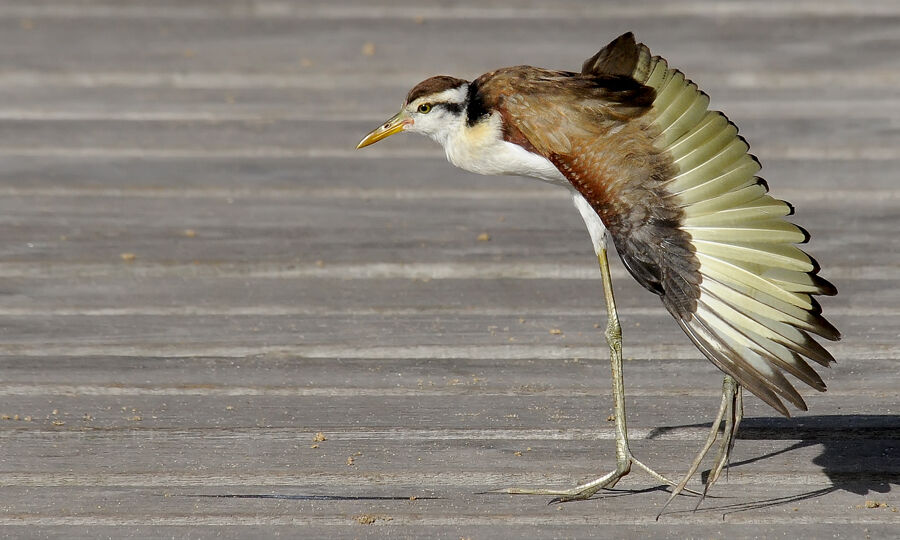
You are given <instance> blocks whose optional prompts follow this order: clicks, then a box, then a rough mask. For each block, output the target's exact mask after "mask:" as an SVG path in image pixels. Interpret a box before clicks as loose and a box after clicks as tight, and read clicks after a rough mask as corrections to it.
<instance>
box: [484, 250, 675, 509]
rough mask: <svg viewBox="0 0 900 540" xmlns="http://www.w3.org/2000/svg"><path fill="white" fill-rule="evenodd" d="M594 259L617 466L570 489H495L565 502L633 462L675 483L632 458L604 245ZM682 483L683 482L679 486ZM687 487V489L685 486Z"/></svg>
mask: <svg viewBox="0 0 900 540" xmlns="http://www.w3.org/2000/svg"><path fill="white" fill-rule="evenodd" d="M597 260H598V262H599V263H600V273H601V274H602V276H603V292H604V294H605V296H606V311H607V318H608V319H607V325H606V342H607V343H608V344H609V361H610V366H611V368H612V384H613V402H614V407H615V420H616V468H615V470H613V471H611V472H609V473H607V474H605V475H603V476H601V477H600V478H597V479H596V480H592V481H591V482H588V483H586V484H582V485H579V486H576V487H574V488H572V489H564V490H560V489H533V488H507V489H502V490H496V491H495V493H510V494H516V495H557V498H555V499H553V501H551V502H566V501H575V500H583V499H588V498H590V497H592V496H593V495H594V494H595V493H597V492H598V491H600V490H601V489H603V488H611V487H613V486H615V485H616V483H617V482H618V481H619V480H620V479H621V478H622V477H623V476H625V475H626V474H628V473H629V472H631V466H632V465H635V466H637V467H638V468H640V469H643V470H644V471H646V472H647V473H648V474H650V476H652V477H653V478H655V479H656V480H658V481H660V482H662V483H664V484H668V485H670V486H674V485H675V482H672V481H671V480H669V479H667V478H666V477H664V476H663V475H661V474H659V473H657V472H656V471H654V470H653V469H651V468H650V467H648V466H646V465H644V464H643V463H641V462H640V461H638V460H637V459H635V458H634V456H633V455H632V454H631V450H630V449H629V447H628V428H627V426H626V422H625V381H624V379H623V376H622V327H621V326H620V325H619V316H618V314H617V312H616V302H615V298H614V296H613V289H612V279H611V276H610V273H609V260H608V259H607V256H606V248H600V249H598V250H597ZM683 489H684V487H683V486H682V490H683ZM687 491H690V490H687Z"/></svg>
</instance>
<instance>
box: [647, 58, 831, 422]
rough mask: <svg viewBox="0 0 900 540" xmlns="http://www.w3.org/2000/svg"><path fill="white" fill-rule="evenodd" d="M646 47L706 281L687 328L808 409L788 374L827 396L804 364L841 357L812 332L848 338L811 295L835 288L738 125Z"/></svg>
mask: <svg viewBox="0 0 900 540" xmlns="http://www.w3.org/2000/svg"><path fill="white" fill-rule="evenodd" d="M638 47H641V48H642V49H643V51H644V54H641V55H639V60H638V64H637V66H635V71H634V74H633V76H634V77H635V79H636V80H637V81H638V82H641V83H643V84H645V85H647V86H650V87H652V88H655V89H656V91H657V99H656V100H655V101H654V103H653V111H652V112H653V115H654V119H653V120H652V122H651V124H650V127H651V128H654V129H656V130H658V133H659V134H658V135H657V137H656V138H655V145H656V146H657V147H658V148H660V149H661V150H663V151H664V152H665V153H667V154H668V155H669V156H670V157H671V159H672V163H673V168H674V172H673V175H672V177H671V179H669V180H668V181H666V182H664V183H663V186H664V189H665V191H666V192H667V194H666V195H664V197H665V198H667V199H671V200H673V201H675V202H676V203H677V205H678V207H679V209H680V210H681V211H682V215H681V219H680V223H679V224H678V225H677V228H678V230H680V231H683V232H686V233H688V234H689V235H690V238H691V240H690V246H691V247H692V248H693V249H694V258H695V259H696V260H697V261H698V263H699V265H698V272H699V274H700V276H701V279H700V282H699V288H698V290H699V297H698V298H697V302H696V306H697V307H696V311H695V312H694V313H693V314H692V315H693V316H692V317H691V318H688V319H686V320H680V321H679V323H680V324H681V326H682V328H683V329H684V330H685V332H686V333H687V334H688V335H689V336H690V337H691V339H692V340H693V341H694V343H695V344H696V345H697V346H698V347H699V348H700V350H701V351H702V352H703V353H704V355H705V356H706V357H707V358H709V359H710V360H712V362H713V363H714V364H716V365H717V366H719V368H721V369H722V370H723V371H725V372H726V373H730V374H731V375H733V376H734V377H735V378H736V379H737V380H738V381H739V382H740V383H741V384H742V385H744V386H746V387H747V388H748V389H750V390H751V391H752V392H753V393H755V394H756V395H757V396H759V397H760V398H762V399H763V400H764V401H765V402H766V403H768V404H769V405H771V406H772V407H774V408H776V409H777V410H779V411H781V412H782V413H784V414H787V410H786V409H785V408H784V405H783V404H782V403H781V401H780V399H779V398H781V399H784V400H787V401H789V402H791V403H792V404H794V405H796V406H797V407H800V408H801V409H805V404H804V403H803V399H802V398H801V397H800V395H799V394H798V393H797V391H796V390H795V389H794V387H793V386H792V385H791V383H790V382H789V381H788V380H787V379H786V378H785V377H784V375H783V374H782V373H781V370H784V371H785V372H787V373H790V374H792V375H794V376H795V377H797V378H798V379H799V380H801V381H803V382H805V383H807V384H809V385H810V386H812V387H813V388H815V389H817V390H824V389H825V384H824V383H823V382H822V379H821V378H820V377H819V376H818V375H817V374H816V373H815V371H813V369H812V368H811V367H810V366H809V364H807V363H806V360H804V357H805V358H807V359H809V360H812V361H815V362H818V363H820V364H823V365H827V364H829V363H830V362H832V361H833V358H832V356H831V355H830V354H829V353H828V351H826V350H825V349H824V348H823V347H822V346H821V345H820V344H819V343H817V342H816V341H815V340H814V339H813V338H812V337H811V336H810V334H809V333H808V332H811V333H814V334H817V335H819V336H821V337H823V338H825V339H830V340H836V339H839V338H840V333H839V332H838V331H837V329H835V328H834V326H832V325H831V323H829V322H828V321H827V320H825V318H824V317H822V315H821V309H820V308H819V305H818V303H817V302H816V301H815V300H814V299H812V298H811V296H810V295H812V294H835V292H836V290H835V289H834V286H833V285H831V284H830V283H828V282H827V281H826V280H824V279H822V278H820V277H819V276H817V275H816V273H817V272H818V265H817V264H816V262H815V261H814V260H813V259H812V258H811V257H809V256H808V255H807V254H806V253H804V252H803V251H802V250H801V249H799V248H798V247H796V246H795V245H794V244H799V243H804V242H806V241H807V240H808V239H809V235H808V233H807V232H806V231H805V230H803V229H802V228H800V227H798V226H796V225H794V224H792V223H789V222H787V221H785V220H784V219H783V218H784V217H785V216H788V215H791V214H792V213H793V208H792V207H791V206H790V204H788V203H786V202H784V201H779V200H777V199H774V198H772V197H771V196H769V195H767V193H766V192H767V191H768V187H767V186H766V184H765V182H764V181H763V180H761V179H760V178H758V177H757V176H756V174H757V172H758V171H759V169H760V165H759V162H758V161H757V160H756V158H755V157H753V156H752V155H750V154H749V153H748V151H749V145H748V144H747V142H746V141H745V140H744V139H743V138H742V137H740V136H739V135H738V130H737V127H736V126H734V124H732V123H731V122H729V121H728V119H727V118H725V116H724V115H722V114H721V113H719V112H715V111H707V110H706V107H707V106H708V103H709V98H708V97H707V96H706V95H705V94H703V93H702V92H700V91H699V89H698V88H697V86H696V85H695V84H694V83H692V82H691V81H689V80H686V79H685V78H684V76H683V75H682V74H681V73H680V72H678V71H676V70H672V69H669V68H668V65H667V64H666V62H665V60H663V59H662V58H659V57H653V56H651V55H650V53H649V50H647V49H646V47H645V46H643V45H640V44H638ZM675 292H677V293H678V294H683V293H684V291H681V290H678V291H675ZM666 293H668V291H666ZM664 302H665V297H664ZM673 314H674V313H673Z"/></svg>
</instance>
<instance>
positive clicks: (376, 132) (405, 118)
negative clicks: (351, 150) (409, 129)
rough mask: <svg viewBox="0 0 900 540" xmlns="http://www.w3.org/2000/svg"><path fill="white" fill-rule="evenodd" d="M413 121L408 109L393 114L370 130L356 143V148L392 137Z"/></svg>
mask: <svg viewBox="0 0 900 540" xmlns="http://www.w3.org/2000/svg"><path fill="white" fill-rule="evenodd" d="M412 123H413V119H412V118H410V116H409V113H407V112H406V109H404V110H402V111H400V112H398V113H397V114H395V115H394V116H392V117H391V118H390V119H389V120H388V121H387V122H385V123H384V124H382V125H380V126H378V127H377V128H375V129H373V130H372V131H371V132H369V134H368V135H366V136H365V137H363V140H361V141H359V144H357V145H356V148H357V149H359V148H364V147H366V146H369V145H370V144H375V143H377V142H378V141H380V140H381V139H385V138H387V137H390V136H391V135H393V134H394V133H400V132H401V131H403V130H404V129H406V126H408V125H410V124H412Z"/></svg>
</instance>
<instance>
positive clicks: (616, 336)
mask: <svg viewBox="0 0 900 540" xmlns="http://www.w3.org/2000/svg"><path fill="white" fill-rule="evenodd" d="M708 105H709V97H708V96H707V95H706V94H704V93H703V92H701V91H700V90H699V89H698V88H697V85H696V84H694V83H693V82H691V81H690V80H688V79H685V77H684V75H683V74H682V73H681V72H680V71H678V70H675V69H671V68H669V66H668V64H667V63H666V61H665V60H664V59H663V58H661V57H659V56H651V55H650V51H649V49H648V48H647V47H646V46H645V45H643V44H641V43H636V42H635V39H634V36H633V35H632V34H631V33H630V32H629V33H626V34H623V35H622V36H620V37H618V38H617V39H615V40H614V41H612V42H611V43H610V44H609V45H607V46H606V47H604V48H603V49H602V50H601V51H600V52H598V53H597V54H595V55H594V56H592V57H591V58H589V59H588V60H587V61H585V62H584V64H583V66H582V68H581V72H580V73H574V72H568V71H552V70H547V69H541V68H535V67H530V66H517V67H510V68H502V69H498V70H496V71H492V72H490V73H485V74H484V75H482V76H480V77H478V78H477V79H475V80H474V81H471V82H469V81H465V80H462V79H456V78H453V77H447V76H439V77H432V78H430V79H426V80H425V81H423V82H421V83H419V84H418V85H416V86H415V87H414V88H413V89H412V90H411V91H410V92H409V95H407V97H406V102H405V103H404V105H403V108H402V109H401V110H400V112H399V113H397V114H396V115H395V116H394V117H392V118H391V119H390V120H388V121H387V122H385V123H384V125H382V126H380V127H378V128H377V129H375V130H374V131H372V132H371V133H369V134H368V135H366V137H365V138H364V139H363V140H362V142H360V143H359V146H358V148H362V147H364V146H368V145H370V144H372V143H375V142H377V141H380V140H381V139H384V138H385V137H388V136H390V135H392V134H394V133H399V132H401V131H409V132H413V133H423V134H425V135H428V136H429V137H431V138H432V139H434V140H436V141H437V142H439V143H440V144H441V145H442V146H443V147H444V151H445V152H446V154H447V158H448V159H449V160H450V161H451V162H452V163H453V164H454V165H456V166H458V167H461V168H463V169H466V170H469V171H473V172H476V173H481V174H505V175H521V176H530V177H534V178H537V179H540V180H544V181H546V182H550V183H553V184H558V185H560V186H564V187H566V188H568V189H569V190H570V191H571V193H572V198H573V199H574V202H575V207H576V208H578V210H579V212H581V216H582V218H583V219H584V222H585V224H586V225H587V228H588V231H589V232H590V236H591V239H592V240H593V244H594V250H595V252H596V254H597V258H598V260H599V262H600V271H601V273H602V276H603V289H604V292H605V295H606V306H607V312H608V317H609V320H608V325H607V327H606V339H607V342H608V344H609V348H610V361H611V363H612V380H613V397H614V400H615V419H616V469H615V470H614V471H612V472H610V473H608V474H606V475H604V476H602V477H600V478H598V479H596V480H594V481H592V482H588V483H586V484H583V485H579V486H576V487H574V488H572V489H565V490H555V489H522V488H510V489H506V490H502V491H503V492H505V493H528V494H549V495H556V496H557V498H556V499H554V500H555V501H569V500H576V499H586V498H589V497H591V496H592V495H594V494H595V493H596V492H597V491H598V490H600V489H601V488H606V487H612V486H614V485H615V484H616V482H618V480H619V479H620V478H621V477H623V476H624V475H626V474H628V472H629V471H630V470H631V466H632V465H636V466H638V467H640V468H641V469H644V470H645V471H647V472H648V473H649V474H651V475H652V476H653V477H654V478H656V479H657V480H659V481H661V482H664V483H667V484H669V485H672V486H675V489H673V492H672V495H671V496H670V497H669V502H670V501H671V500H672V498H674V497H675V495H677V494H678V493H680V492H681V491H682V490H684V488H685V485H686V484H687V481H688V480H689V479H690V478H691V476H693V474H694V473H695V472H696V471H697V468H698V467H699V465H700V462H701V460H702V459H703V457H704V456H705V455H706V454H707V453H708V452H709V450H710V448H712V446H713V444H714V443H715V440H716V438H717V437H718V433H719V429H720V427H722V428H723V437H722V441H721V443H720V450H719V452H718V455H717V457H716V459H715V463H714V465H713V467H712V469H711V472H710V474H709V476H708V477H707V480H706V486H705V489H704V491H703V494H705V493H706V490H708V489H709V487H710V486H711V485H712V484H713V483H714V482H715V481H716V480H717V479H718V478H719V475H720V473H721V472H722V469H723V468H724V466H725V465H726V464H727V462H728V456H729V454H730V452H731V448H732V446H733V444H734V439H735V433H736V432H737V429H738V425H739V423H740V421H741V416H742V411H743V406H742V401H741V388H742V387H745V388H747V389H748V390H750V391H751V392H752V393H753V394H755V395H756V396H758V397H759V398H760V399H762V400H763V401H765V402H766V403H768V404H769V405H771V406H772V407H773V408H774V409H775V410H777V411H778V412H780V413H782V414H784V415H785V416H788V415H789V413H788V409H787V407H785V405H784V403H782V400H786V401H788V402H790V403H791V404H793V405H794V406H796V407H797V408H800V409H803V410H806V404H805V403H804V401H803V398H802V397H801V396H800V394H799V393H798V392H797V390H796V389H794V387H793V385H792V384H791V383H790V382H789V381H788V379H787V378H786V377H785V375H784V373H785V372H787V373H789V374H791V375H793V376H794V377H796V378H797V379H799V380H801V381H803V382H805V383H807V384H808V385H810V386H812V387H813V388H815V389H816V390H819V391H824V390H825V384H824V383H823V382H822V379H821V378H820V377H819V375H818V374H817V373H816V372H815V371H813V369H812V368H811V367H810V366H809V364H807V362H806V359H809V360H813V361H815V362H817V363H819V364H822V365H825V366H827V365H828V364H830V363H831V362H833V361H834V359H833V358H832V356H831V355H830V354H829V353H828V351H826V350H825V349H824V348H823V347H822V346H821V345H820V344H819V343H817V342H816V341H815V339H813V337H812V336H811V334H816V335H818V336H821V337H823V338H825V339H829V340H837V339H839V338H840V333H839V332H838V331H837V329H835V328H834V326H832V325H831V324H830V323H829V322H828V321H826V320H825V319H824V318H823V317H822V315H821V308H820V307H819V304H818V303H817V302H816V300H815V299H814V298H813V297H812V296H813V295H833V294H836V292H837V291H836V290H835V288H834V286H833V285H831V284H830V283H829V282H828V281H826V280H824V279H822V278H821V277H819V276H817V273H818V269H819V267H818V265H817V264H816V262H815V261H814V260H813V259H812V258H811V257H810V256H809V255H807V254H806V253H805V252H803V251H802V250H800V249H799V248H798V247H796V246H795V245H794V244H800V243H804V242H806V241H807V240H808V239H809V235H808V234H807V233H806V231H804V230H803V229H801V228H799V227H797V226H796V225H793V224H792V223H789V222H788V221H786V220H785V219H784V217H785V216H788V215H790V214H791V213H792V211H793V209H792V207H791V206H790V205H789V204H788V203H786V202H784V201H780V200H777V199H774V198H772V197H771V196H769V195H767V191H768V186H767V185H766V183H765V181H763V180H762V179H761V178H759V177H757V176H756V173H757V172H758V171H759V169H760V165H759V162H758V161H757V160H756V158H755V157H754V156H752V155H750V154H749V153H748V150H749V146H748V145H747V143H746V141H744V139H743V138H742V137H740V136H739V135H738V130H737V128H736V127H735V126H734V124H732V123H731V122H729V121H728V119H727V118H726V117H725V116H724V115H723V114H722V113H720V112H717V111H710V110H708V108H707V107H708ZM608 238H611V239H612V242H613V245H615V247H616V250H617V251H618V253H619V256H620V257H621V259H622V261H623V262H624V264H625V267H626V268H627V269H628V271H629V272H630V273H631V275H632V276H633V277H634V278H635V279H636V280H637V281H638V282H639V283H640V284H641V285H643V286H644V287H645V288H647V289H648V290H650V291H652V292H654V293H656V294H657V295H659V297H660V298H661V299H662V302H663V305H664V306H665V307H666V309H667V310H668V311H669V313H671V314H672V316H673V317H674V318H675V320H676V321H677V322H678V324H679V325H680V326H681V328H682V329H683V330H684V332H685V333H686V334H687V335H688V337H689V338H690V339H691V341H693V343H694V345H696V346H697V348H698V349H700V352H702V353H703V355H704V356H706V357H707V358H708V359H709V360H710V361H711V362H712V363H713V364H715V365H716V366H717V367H718V368H719V369H721V370H722V371H723V372H725V382H724V385H723V392H722V403H721V406H720V408H719V411H718V414H717V415H716V419H715V421H714V422H713V426H712V430H711V432H710V434H709V438H708V439H707V442H706V444H705V445H704V446H703V448H702V450H701V451H700V453H699V454H698V455H697V457H696V459H695V460H694V462H693V463H692V464H691V466H690V468H689V471H688V473H687V474H686V475H685V476H684V478H683V479H682V481H681V482H679V483H678V484H675V483H674V482H671V481H670V480H668V479H666V478H665V477H663V476H662V475H660V474H658V473H656V472H655V471H653V470H652V469H650V468H649V467H647V466H646V465H644V464H643V463H641V462H640V461H638V460H637V459H635V458H634V456H633V455H632V454H631V450H630V449H629V446H628V432H627V430H626V424H625V398H624V383H623V380H622V330H621V327H620V326H619V322H618V316H617V313H616V307H615V302H614V299H613V290H612V283H611V281H610V274H609V266H608V263H607V254H606V243H607V239H608ZM723 423H724V426H723V425H722V424H723ZM701 500H702V498H701ZM666 504H668V502H667V503H666Z"/></svg>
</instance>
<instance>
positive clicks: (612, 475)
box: [488, 452, 700, 504]
mask: <svg viewBox="0 0 900 540" xmlns="http://www.w3.org/2000/svg"><path fill="white" fill-rule="evenodd" d="M617 461H618V463H617V465H616V468H615V470H613V471H610V472H608V473H606V474H604V475H603V476H601V477H600V478H597V479H596V480H592V481H590V482H587V483H584V484H581V485H578V486H575V487H573V488H570V489H558V488H557V489H554V488H549V489H547V488H519V487H511V488H504V489H495V490H491V491H489V492H488V493H505V494H509V495H555V496H556V497H554V498H553V499H551V500H550V504H555V503H563V502H569V501H583V500H586V499H590V498H591V497H593V496H594V495H595V494H596V493H597V492H598V491H600V490H601V489H604V488H612V487H614V486H615V485H616V483H618V481H619V480H621V479H622V477H624V476H626V475H627V474H628V473H630V472H631V467H632V466H635V467H637V468H639V469H643V470H644V471H645V472H647V474H649V475H650V476H652V477H653V478H655V479H656V480H658V481H660V482H662V483H663V484H666V485H669V486H673V487H674V486H676V485H677V484H676V483H675V482H673V481H671V480H669V479H668V478H666V477H665V476H663V475H661V474H659V473H658V472H656V471H654V470H653V469H651V468H650V467H648V466H647V465H644V464H643V463H642V462H640V461H638V460H637V459H635V457H634V456H632V455H631V452H628V453H626V454H625V456H623V457H622V458H620V459H618V460H617ZM684 491H687V492H689V493H694V494H695V495H700V494H699V493H697V492H694V491H691V490H690V489H684Z"/></svg>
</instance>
